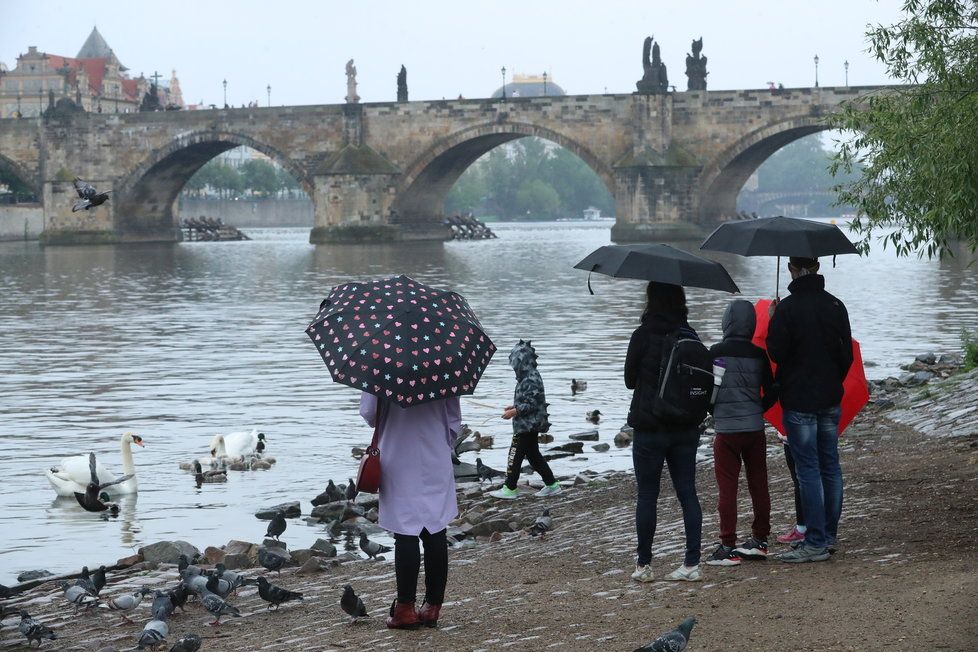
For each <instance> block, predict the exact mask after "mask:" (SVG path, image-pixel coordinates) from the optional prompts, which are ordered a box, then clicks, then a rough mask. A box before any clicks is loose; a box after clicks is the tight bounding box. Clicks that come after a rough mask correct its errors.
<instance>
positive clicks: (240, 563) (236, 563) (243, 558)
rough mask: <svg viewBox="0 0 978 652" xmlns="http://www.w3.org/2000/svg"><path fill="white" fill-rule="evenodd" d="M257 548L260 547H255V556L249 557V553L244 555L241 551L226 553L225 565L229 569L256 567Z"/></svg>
mask: <svg viewBox="0 0 978 652" xmlns="http://www.w3.org/2000/svg"><path fill="white" fill-rule="evenodd" d="M257 549H258V548H257V546H256V547H255V550H256V552H255V556H254V557H249V556H248V555H244V554H240V553H237V554H233V555H228V554H225V555H224V562H223V563H224V567H225V568H227V569H228V570H238V569H240V568H254V566H255V564H257V563H258V552H257Z"/></svg>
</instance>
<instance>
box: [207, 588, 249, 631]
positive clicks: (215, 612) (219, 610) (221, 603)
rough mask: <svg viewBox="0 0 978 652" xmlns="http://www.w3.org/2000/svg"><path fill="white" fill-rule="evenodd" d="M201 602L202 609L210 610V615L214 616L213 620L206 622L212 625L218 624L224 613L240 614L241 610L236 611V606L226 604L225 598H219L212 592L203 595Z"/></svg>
mask: <svg viewBox="0 0 978 652" xmlns="http://www.w3.org/2000/svg"><path fill="white" fill-rule="evenodd" d="M202 603H203V605H204V609H207V611H208V612H210V614H211V615H212V616H214V622H212V623H207V624H208V625H211V626H212V627H214V626H217V625H220V624H221V616H223V615H225V614H231V615H232V616H240V615H241V612H240V611H238V609H237V608H236V607H234V606H232V605H230V604H228V602H227V601H226V600H222V599H221V598H219V597H218V596H216V595H214V594H213V593H208V594H207V595H205V596H204V599H203V600H202Z"/></svg>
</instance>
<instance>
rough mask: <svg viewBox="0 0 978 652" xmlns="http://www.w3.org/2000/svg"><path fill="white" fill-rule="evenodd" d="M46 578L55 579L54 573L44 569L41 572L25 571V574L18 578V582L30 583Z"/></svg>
mask: <svg viewBox="0 0 978 652" xmlns="http://www.w3.org/2000/svg"><path fill="white" fill-rule="evenodd" d="M45 577H54V573H52V572H51V571H48V570H44V569H43V568H42V569H39V570H29V571H24V572H23V573H21V574H20V575H18V576H17V581H18V582H30V581H31V580H40V579H43V578H45Z"/></svg>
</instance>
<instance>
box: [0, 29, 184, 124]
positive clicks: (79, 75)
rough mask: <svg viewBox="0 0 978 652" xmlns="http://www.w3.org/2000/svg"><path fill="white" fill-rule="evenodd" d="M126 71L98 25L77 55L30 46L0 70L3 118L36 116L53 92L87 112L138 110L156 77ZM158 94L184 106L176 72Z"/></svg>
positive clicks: (166, 102) (163, 101)
mask: <svg viewBox="0 0 978 652" xmlns="http://www.w3.org/2000/svg"><path fill="white" fill-rule="evenodd" d="M0 66H2V64H0ZM128 71H129V69H128V68H126V67H125V66H124V65H122V63H121V62H120V61H119V59H118V58H117V57H116V55H115V53H114V52H113V51H112V48H110V47H109V44H108V43H106V42H105V39H104V38H102V35H101V34H99V31H98V29H96V28H93V29H92V33H91V34H89V36H88V39H86V41H85V43H84V44H83V45H82V47H81V49H80V50H79V51H78V54H77V55H75V56H74V57H65V56H61V55H57V54H49V53H47V52H39V51H38V49H37V46H34V45H31V46H29V47H28V48H27V53H26V54H21V55H20V56H19V57H17V65H16V66H15V67H14V69H13V70H5V69H2V70H0V117H3V118H13V117H17V115H18V112H19V114H20V115H22V116H23V117H30V116H36V115H37V114H38V112H39V111H43V110H44V109H46V108H47V106H48V94H49V93H51V92H53V93H54V97H55V100H57V99H59V98H62V97H68V98H70V99H72V100H73V101H76V102H77V101H81V105H82V107H83V108H84V109H85V110H86V111H93V112H96V111H102V112H104V113H125V112H130V111H136V110H138V109H139V104H140V102H142V100H143V95H145V94H146V92H147V91H149V89H150V84H151V83H152V81H151V79H150V78H148V77H144V76H143V75H142V74H140V76H139V77H136V78H132V77H130V76H129V74H128ZM158 94H159V98H160V103H161V105H163V106H168V105H169V106H179V107H181V108H183V96H182V94H181V92H180V82H179V80H177V76H176V71H173V74H172V76H171V78H170V80H169V82H167V83H164V82H162V81H160V83H159V86H158Z"/></svg>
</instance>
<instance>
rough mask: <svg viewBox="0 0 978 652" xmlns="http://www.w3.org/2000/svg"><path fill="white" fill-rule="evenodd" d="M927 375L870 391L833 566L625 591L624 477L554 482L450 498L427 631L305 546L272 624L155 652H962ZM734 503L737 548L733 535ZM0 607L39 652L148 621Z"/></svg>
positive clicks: (777, 465)
mask: <svg viewBox="0 0 978 652" xmlns="http://www.w3.org/2000/svg"><path fill="white" fill-rule="evenodd" d="M935 364H936V360H935ZM918 371H922V369H921V370H917V371H913V372H912V373H917V372H918ZM908 373H911V372H910V371H908ZM940 375H941V374H940V373H937V374H935V376H934V377H932V378H929V379H927V380H928V382H927V383H926V384H925V385H923V386H917V385H912V386H903V385H901V386H899V387H893V388H892V389H890V390H887V391H886V392H885V393H884V392H880V391H879V390H878V389H876V388H874V401H873V403H871V404H870V405H869V406H868V407H867V409H866V410H864V411H863V412H862V413H861V414H860V416H859V417H858V418H857V420H856V422H855V423H854V424H853V425H852V426H851V427H850V428H849V429H848V430H847V431H846V433H845V436H844V437H843V439H842V441H841V455H842V463H843V470H844V473H845V476H846V504H845V508H844V512H843V520H842V524H841V527H840V549H839V551H838V552H837V554H836V555H835V556H834V557H833V559H832V560H831V561H829V562H826V563H821V564H807V565H788V564H781V563H778V562H776V561H774V560H769V561H766V562H744V563H743V564H741V565H740V566H738V567H733V568H714V567H704V568H705V573H706V577H705V581H704V582H701V583H683V584H673V583H668V582H658V583H653V584H638V583H635V582H633V581H631V580H630V579H629V577H628V574H629V573H630V572H631V570H632V568H633V563H634V562H633V552H632V549H633V547H634V532H633V527H634V526H633V513H634V494H635V486H634V482H633V479H632V477H631V475H630V474H627V473H618V474H608V475H602V476H598V475H590V474H582V475H580V476H577V477H575V478H570V479H567V480H566V481H565V491H564V493H562V494H560V495H558V496H556V497H553V498H549V499H542V500H541V499H534V498H532V497H529V496H528V495H527V496H525V497H523V498H522V499H521V500H518V501H514V502H503V501H497V500H493V499H490V498H487V497H485V496H484V495H483V492H482V490H481V489H479V488H478V486H477V485H475V484H465V485H460V487H461V488H460V494H459V500H460V508H461V515H460V519H459V520H458V522H457V524H456V527H455V528H454V529H453V533H454V534H455V535H456V537H457V538H458V539H459V545H456V546H455V547H454V548H453V550H452V552H451V557H450V559H451V567H450V577H449V587H448V597H447V599H448V600H449V602H448V603H446V605H445V608H444V610H443V613H442V618H441V620H440V621H439V624H440V627H439V629H438V630H424V631H416V632H391V631H389V630H387V629H386V628H385V627H384V624H383V617H384V616H385V615H386V611H387V608H388V607H389V605H390V601H391V599H392V598H393V595H394V567H393V564H392V558H390V557H389V556H388V559H386V560H377V561H362V560H360V558H359V556H358V555H355V554H351V553H349V552H346V553H339V554H336V552H334V551H332V550H330V549H329V548H327V547H325V546H321V547H323V548H324V549H323V550H319V551H315V552H311V553H310V554H309V556H308V558H306V559H305V560H304V561H303V562H302V563H303V566H299V565H296V566H293V567H291V568H287V569H285V570H283V571H282V574H281V576H280V577H278V578H273V581H274V582H275V583H277V584H279V585H280V586H283V587H285V588H288V589H291V590H298V591H302V592H304V594H305V601H304V602H302V603H298V604H295V605H294V606H293V605H289V606H285V607H282V609H281V611H279V612H268V611H267V610H266V609H265V603H263V602H261V601H260V600H259V599H258V596H257V595H256V594H255V590H254V589H253V588H248V589H245V590H242V591H241V592H240V594H239V595H238V597H237V598H234V599H232V602H233V603H234V604H235V605H237V606H238V607H239V608H240V609H241V611H242V617H241V618H238V619H228V620H227V621H226V622H227V624H226V625H223V624H222V627H220V628H216V629H214V630H211V628H208V627H206V626H205V623H206V622H207V621H208V620H209V619H210V618H209V616H208V614H206V612H204V611H203V609H202V608H201V607H199V606H197V605H191V606H189V608H188V611H187V613H186V614H178V615H176V616H175V617H174V619H173V621H172V622H171V632H172V633H171V638H172V640H176V639H177V638H178V637H179V636H181V635H182V634H184V633H188V632H196V633H199V634H201V635H202V636H204V637H205V641H204V646H203V648H202V649H203V650H215V651H220V650H235V651H241V650H333V649H335V650H340V649H360V650H362V649H392V650H393V649H418V650H492V649H501V648H506V649H514V650H543V649H567V648H570V647H571V646H574V647H576V648H577V649H581V650H631V649H634V648H635V647H637V646H638V645H640V644H642V643H643V642H647V641H648V640H650V639H651V638H653V637H654V635H655V634H656V633H658V632H660V631H664V630H666V629H670V628H671V627H673V626H675V625H676V624H677V623H678V622H679V621H681V620H682V619H683V618H684V617H686V616H689V615H693V616H695V617H696V618H697V620H698V624H697V625H696V628H695V629H694V630H693V636H692V641H691V644H690V647H689V649H690V650H731V649H745V650H756V649H790V650H888V649H892V650H905V649H906V650H909V649H942V650H973V649H976V646H978V624H976V622H975V621H974V604H975V603H976V600H978V554H976V553H978V544H976V542H978V525H976V524H978V518H976V517H978V492H976V491H975V488H976V486H978V485H976V481H978V431H976V427H975V422H976V418H978V370H975V371H972V372H969V373H966V374H960V373H959V374H954V375H950V376H949V377H948V378H947V379H943V380H941V379H938V377H939V376H940ZM890 402H892V403H890ZM935 435H946V436H935ZM770 443H771V454H770V455H769V469H770V473H769V475H770V485H771V493H772V499H773V500H772V502H773V514H772V521H773V523H774V526H775V528H776V530H778V531H780V530H782V529H785V528H786V527H787V526H788V525H789V524H790V523H791V521H792V512H793V507H792V502H791V489H790V486H791V485H790V479H789V478H788V475H787V472H786V469H785V467H784V463H783V461H782V458H781V455H780V453H779V452H778V449H777V447H776V440H775V438H774V436H773V435H771V437H770ZM712 475H713V474H712V468H711V467H710V466H709V465H702V467H701V468H700V470H699V478H698V487H699V490H700V500H701V502H702V505H703V511H704V527H703V533H704V536H703V540H704V553H705V554H706V553H708V551H709V547H710V546H711V544H712V542H713V540H714V539H715V537H716V534H717V518H716V512H715V505H716V490H715V482H714V480H713V477H712ZM487 488H488V486H487ZM524 491H525V492H526V493H527V494H529V491H528V490H526V489H524ZM744 493H745V492H744V490H743V489H742V492H741V494H742V495H741V515H742V516H741V531H742V532H746V530H747V527H748V525H749V519H748V518H747V516H749V507H748V502H747V501H746V496H745V495H744ZM544 506H546V507H549V508H550V509H551V513H552V515H553V519H554V529H553V530H552V532H551V533H549V534H548V535H547V536H545V537H543V538H533V537H529V536H527V534H526V533H525V531H524V530H523V528H524V527H526V526H527V525H528V524H529V523H530V522H532V520H533V519H534V518H535V517H536V516H537V515H538V514H539V513H540V511H541V509H542V508H543V507H544ZM351 516H352V515H351ZM356 518H363V517H359V516H356ZM364 520H366V519H364ZM351 536H352V531H351ZM285 538H286V540H287V539H288V536H287V535H286V537H285ZM253 545H254V544H250V543H247V542H241V543H240V546H239V547H235V546H238V544H234V545H231V544H228V545H227V546H225V547H224V549H223V550H222V549H217V548H213V549H207V550H206V551H205V555H206V558H207V560H209V561H212V562H213V561H216V560H217V558H218V557H221V556H222V555H223V558H224V559H225V561H228V556H229V555H240V557H237V558H233V559H234V560H235V561H236V565H242V566H249V565H251V564H253V563H254V562H253V561H252V553H253V552H254V549H253V548H252V546H253ZM682 547H683V539H682V520H681V517H680V514H679V511H678V505H677V504H676V501H675V499H674V497H673V495H672V493H671V488H669V487H668V480H666V479H664V487H663V492H662V498H661V499H660V511H659V530H658V532H657V535H656V545H655V555H656V557H655V560H654V562H653V563H655V564H656V565H657V566H658V567H659V568H660V569H661V571H662V573H665V572H667V571H669V570H672V568H674V567H675V566H676V565H678V564H679V562H680V561H681V556H682V555H681V551H682ZM774 547H775V549H776V550H775V551H777V548H779V546H777V544H775V546H774ZM313 548H316V546H313ZM155 552H160V555H158V556H155V557H154V558H153V559H152V560H148V559H146V556H147V555H146V550H144V551H143V557H144V559H143V560H141V561H140V560H128V561H131V562H135V564H134V565H132V566H130V567H128V568H125V569H119V570H117V571H114V572H112V571H110V573H109V585H108V586H107V587H106V588H105V589H104V590H103V594H105V595H109V596H111V595H116V594H118V593H122V592H124V591H127V590H130V589H134V588H135V587H139V586H147V585H148V586H151V587H157V586H172V585H173V584H175V582H176V578H177V574H176V570H175V568H174V567H173V566H172V565H170V564H168V563H162V562H163V561H164V558H165V556H166V555H167V554H170V552H172V551H169V552H167V551H165V550H163V548H159V549H157V550H155V551H154V554H155ZM296 552H298V551H293V554H295V553H296ZM332 554H336V556H330V555H332ZM296 561H297V562H299V561H300V560H298V559H297V560H296ZM262 570H263V569H260V568H259V569H256V570H253V571H250V572H248V573H246V574H255V575H257V574H258V573H259V571H262ZM347 583H350V584H352V585H353V586H354V587H355V588H356V590H357V592H358V593H359V594H360V595H361V596H362V597H363V599H364V601H365V603H366V605H367V609H368V612H369V613H370V614H371V616H372V618H370V619H368V620H366V621H364V622H361V623H358V624H356V625H353V626H351V625H349V624H348V619H347V618H346V617H345V615H344V614H343V613H342V611H341V610H340V608H339V596H340V592H341V589H342V586H343V585H344V584H347ZM4 606H5V608H6V609H10V608H27V609H28V610H29V611H30V612H31V614H32V615H34V616H36V617H37V618H38V619H39V620H41V621H42V622H44V623H46V624H48V625H49V626H51V627H52V628H53V629H55V631H56V632H57V633H58V636H59V639H58V640H57V641H55V642H47V643H45V646H44V647H45V648H46V649H57V650H99V649H102V648H103V647H108V648H109V649H116V650H125V649H132V648H133V647H134V646H135V641H136V636H137V634H138V632H139V630H140V629H141V627H142V622H143V621H145V620H146V619H147V618H148V611H149V610H148V604H146V603H144V605H143V606H142V607H140V609H139V610H138V612H137V613H138V615H136V616H134V617H133V620H134V621H135V622H136V623H137V624H133V625H126V626H124V627H115V626H114V625H115V623H116V620H117V619H116V618H115V617H110V616H108V615H102V614H95V615H76V614H74V613H73V607H70V606H69V605H67V604H66V603H65V602H64V600H63V598H62V597H61V594H60V591H58V590H56V589H55V588H54V587H53V585H52V584H51V583H50V582H49V583H45V584H42V585H40V586H38V587H36V588H33V589H31V590H29V591H26V592H24V593H22V594H19V595H17V596H15V597H14V598H12V599H8V600H5V601H4ZM15 622H16V619H15V618H14V617H9V618H7V619H6V620H5V621H4V625H5V626H4V628H3V629H2V630H0V649H8V648H12V647H15V646H16V645H18V643H17V641H19V642H20V644H22V642H23V638H18V635H17V634H16V629H15V628H12V627H9V625H12V624H14V623H15ZM163 649H169V646H166V647H164V648H163Z"/></svg>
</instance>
